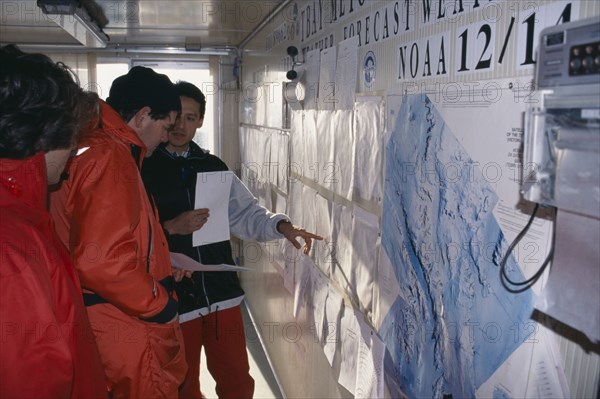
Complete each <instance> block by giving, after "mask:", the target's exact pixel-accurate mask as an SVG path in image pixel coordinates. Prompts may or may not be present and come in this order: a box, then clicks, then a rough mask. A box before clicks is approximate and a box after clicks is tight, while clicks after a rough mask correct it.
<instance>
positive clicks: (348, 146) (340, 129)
mask: <svg viewBox="0 0 600 399" xmlns="http://www.w3.org/2000/svg"><path fill="white" fill-rule="evenodd" d="M353 114H354V112H353V111H352V110H351V109H350V110H339V111H335V112H334V113H333V118H331V119H330V122H329V123H330V124H331V130H330V131H331V132H332V134H333V144H334V145H333V163H332V164H330V165H326V169H325V170H324V172H325V173H326V175H325V179H326V180H331V185H332V187H333V188H332V190H333V192H335V193H336V194H339V195H341V196H342V197H344V198H347V199H352V174H353V173H354V164H355V160H354V155H353V148H354V126H353V121H354V118H353ZM371 145H372V144H369V146H371ZM371 164H372V162H371V160H369V161H368V162H367V163H365V164H363V165H359V167H361V168H362V169H364V170H370V169H371V166H369V167H368V168H365V165H371Z"/></svg>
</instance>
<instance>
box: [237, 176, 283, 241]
mask: <svg viewBox="0 0 600 399" xmlns="http://www.w3.org/2000/svg"><path fill="white" fill-rule="evenodd" d="M281 220H289V218H288V217H287V216H286V215H284V214H282V213H273V212H271V211H269V210H268V209H267V208H265V207H263V206H261V205H260V204H259V203H258V199H257V198H256V197H255V196H254V195H252V193H251V192H250V190H248V188H247V187H246V185H245V184H244V183H242V181H241V180H240V179H238V177H237V176H235V175H234V177H233V181H232V183H231V191H230V194H229V227H230V229H231V232H232V233H233V235H235V236H236V237H238V238H241V239H242V240H255V241H269V240H275V239H278V238H283V235H282V234H281V233H279V232H278V231H277V223H278V222H279V221H281Z"/></svg>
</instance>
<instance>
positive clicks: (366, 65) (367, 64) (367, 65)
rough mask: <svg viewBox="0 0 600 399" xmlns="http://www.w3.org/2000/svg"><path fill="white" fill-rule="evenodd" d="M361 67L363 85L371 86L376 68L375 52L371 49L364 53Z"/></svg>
mask: <svg viewBox="0 0 600 399" xmlns="http://www.w3.org/2000/svg"><path fill="white" fill-rule="evenodd" d="M363 69H364V77H365V85H366V86H367V87H371V86H373V82H374V81H375V70H376V69H377V62H376V60H375V54H374V53H373V52H372V51H369V52H367V54H365V59H364V61H363Z"/></svg>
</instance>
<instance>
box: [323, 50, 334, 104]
mask: <svg viewBox="0 0 600 399" xmlns="http://www.w3.org/2000/svg"><path fill="white" fill-rule="evenodd" d="M336 62H337V58H336V47H329V48H326V49H324V50H322V51H321V68H320V69H319V109H320V110H330V111H333V110H334V109H335V101H336V93H335V68H336Z"/></svg>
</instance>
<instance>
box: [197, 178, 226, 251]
mask: <svg viewBox="0 0 600 399" xmlns="http://www.w3.org/2000/svg"><path fill="white" fill-rule="evenodd" d="M234 178H235V176H234V174H233V172H231V171H229V170H227V171H220V172H205V173H198V176H197V178H196V203H195V204H194V209H201V208H208V210H209V212H210V216H209V217H208V220H207V222H206V224H205V225H204V226H202V228H201V229H199V230H196V231H194V234H193V235H192V245H193V246H195V247H197V246H199V245H206V244H211V243H213V242H221V241H226V240H229V238H230V235H229V193H230V191H231V182H232V181H233V179H234Z"/></svg>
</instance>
